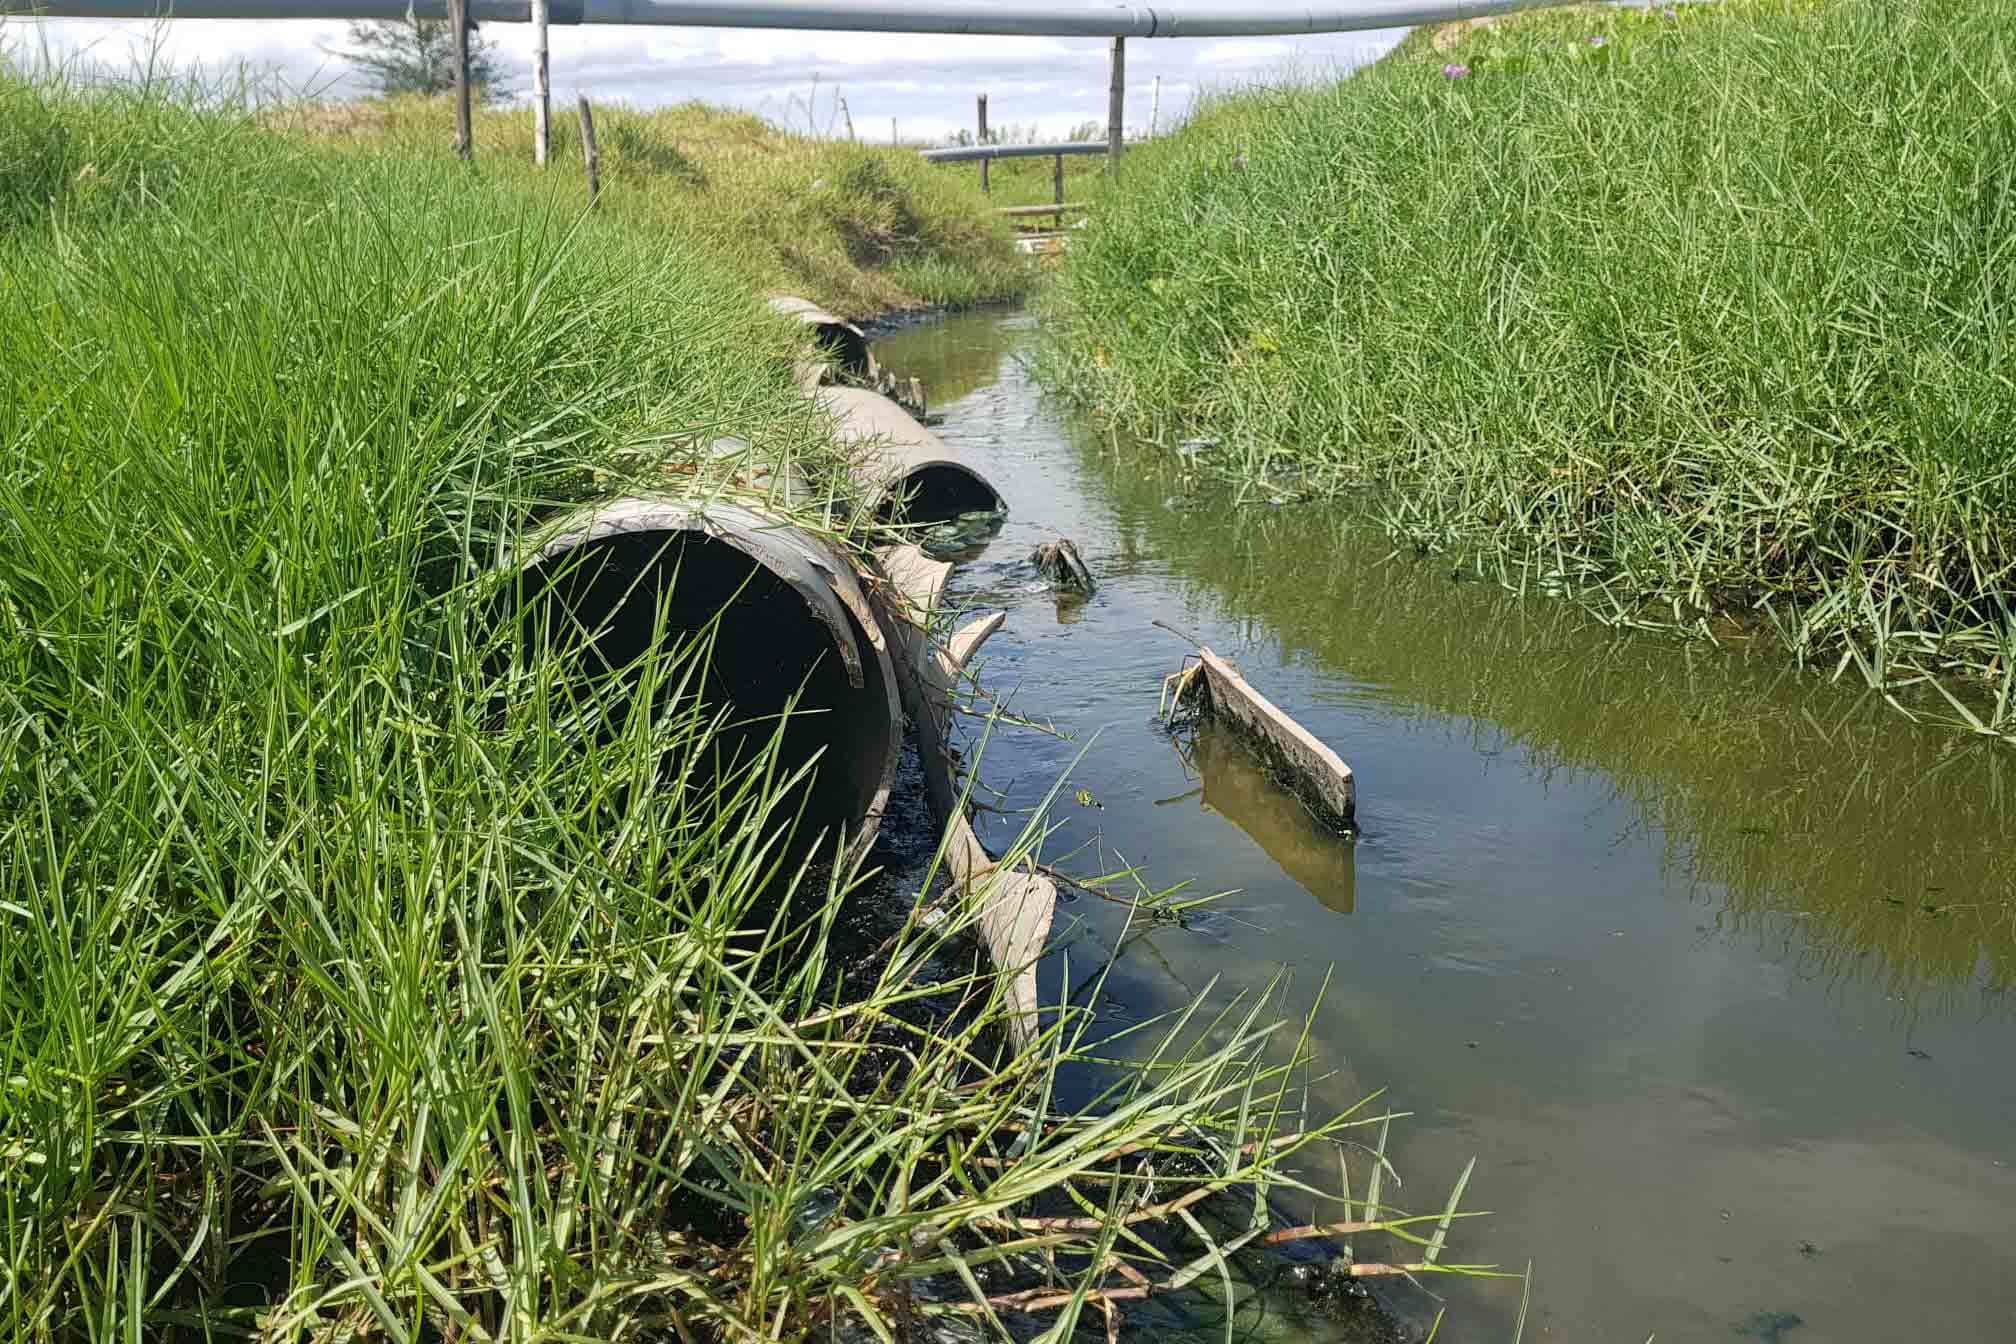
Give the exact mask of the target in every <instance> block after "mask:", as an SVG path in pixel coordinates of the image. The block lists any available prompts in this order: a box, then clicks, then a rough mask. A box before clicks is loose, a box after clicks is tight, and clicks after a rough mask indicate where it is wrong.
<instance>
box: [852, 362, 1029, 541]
mask: <svg viewBox="0 0 2016 1344" xmlns="http://www.w3.org/2000/svg"><path fill="white" fill-rule="evenodd" d="M815 400H816V401H817V402H818V404H819V408H820V409H821V410H823V411H825V412H826V413H827V414H828V415H830V416H832V417H833V421H834V432H835V436H836V437H837V438H838V439H839V441H840V442H841V443H843V444H847V445H848V446H850V447H851V448H852V449H853V450H854V452H855V461H854V464H853V466H852V467H851V469H850V475H851V476H852V478H853V480H854V484H855V488H856V489H857V490H858V491H860V493H861V495H862V497H863V498H865V500H866V501H867V502H868V503H870V504H872V505H873V507H874V510H875V516H876V518H877V519H878V520H879V521H881V522H884V523H895V524H912V525H915V524H923V525H929V524H933V523H944V522H950V521H951V520H952V519H954V518H957V517H959V516H960V515H962V514H968V513H1006V512H1007V511H1008V502H1007V501H1006V500H1004V499H1003V498H1002V497H1001V492H1000V491H999V490H996V489H995V488H994V487H993V486H992V485H991V484H989V483H988V480H987V477H986V476H985V475H983V474H982V473H981V471H980V470H979V468H978V466H977V465H975V464H973V463H970V462H966V461H962V460H961V458H962V456H963V454H962V453H961V452H959V451H957V450H955V449H954V448H953V447H952V445H950V444H948V443H946V442H945V440H943V439H941V438H939V437H938V436H937V435H936V434H933V433H932V432H931V431H930V430H929V429H926V428H925V427H924V426H923V425H920V424H918V423H917V421H916V420H914V419H913V418H911V416H910V413H909V412H908V411H905V410H904V409H903V408H902V407H901V406H898V405H897V404H896V403H895V402H893V401H891V400H889V399H888V398H887V397H883V396H878V395H877V394H876V393H873V392H870V391H869V390H868V389H866V388H861V387H828V388H822V389H820V391H819V394H818V396H817V397H816V398H815Z"/></svg>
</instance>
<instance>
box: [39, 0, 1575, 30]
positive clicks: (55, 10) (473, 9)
mask: <svg viewBox="0 0 2016 1344" xmlns="http://www.w3.org/2000/svg"><path fill="white" fill-rule="evenodd" d="M1560 3H1562V0H1328V3H1318V4H1311V3H1304V4H1270V3H1254V4H1247V5H1236V4H1184V3H1181V0H1178V2H1177V3H1172V4H1163V5H1112V4H1105V5H1101V4H1087V3H1076V4H1074V3H1072V0H1005V2H1003V3H995V0H749V2H748V3H740V4H738V3H734V0H551V3H550V22H552V23H554V24H583V23H593V24H613V25H618V26H625V25H637V26H643V27H668V28H793V29H804V30H810V31H821V32H850V33H953V34H971V35H976V36H993V37H1140V38H1161V37H1290V36H1295V35H1298V34H1309V33H1351V32H1363V31H1365V30H1366V29H1371V28H1406V27H1411V26H1413V25H1415V24H1421V23H1443V22H1447V21H1450V20H1454V19H1474V18H1479V17H1482V16H1484V15H1488V14H1506V13H1510V12H1511V11H1513V10H1518V9H1539V8H1543V7H1545V6H1547V5H1552V4H1560ZM409 12H410V13H412V14H414V15H416V16H417V17H419V18H423V19H439V18H446V17H447V13H448V6H447V3H446V0H410V3H409V0H0V14H5V15H46V16H47V17H50V18H58V19H167V18H181V19H401V18H404V17H405V16H406V15H407V14H408V13H409ZM469 16H470V17H471V18H473V19H476V20H477V21H479V22H483V23H529V22H531V18H532V6H531V4H530V3H529V0H469Z"/></svg>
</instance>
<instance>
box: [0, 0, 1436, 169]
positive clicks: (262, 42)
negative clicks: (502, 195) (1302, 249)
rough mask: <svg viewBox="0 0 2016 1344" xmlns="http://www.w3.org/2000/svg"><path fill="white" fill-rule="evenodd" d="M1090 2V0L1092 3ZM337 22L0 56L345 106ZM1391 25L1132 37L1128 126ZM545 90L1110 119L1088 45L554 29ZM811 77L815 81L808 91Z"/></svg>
mask: <svg viewBox="0 0 2016 1344" xmlns="http://www.w3.org/2000/svg"><path fill="white" fill-rule="evenodd" d="M1089 3H1090V0H1088V4H1089ZM484 31H485V33H486V35H487V36H488V37H490V38H491V39H492V40H493V41H494V42H495V43H496V45H497V46H498V47H499V48H500V50H501V51H502V53H503V55H504V58H505V64H506V65H507V66H508V67H511V68H513V69H515V70H517V71H518V72H519V75H518V79H517V84H518V88H519V92H520V93H521V94H522V93H523V92H524V89H525V87H526V86H527V85H529V83H530V75H529V73H527V71H528V68H529V67H528V66H527V61H528V59H529V54H530V51H531V33H530V30H529V29H528V28H526V27H525V26H524V25H522V24H493V25H489V26H487V27H486V28H485V30H484ZM344 36H345V30H344V25H343V24H340V23H321V22H312V21H303V20H291V21H289V20H273V21H270V22H267V21H235V22H223V21H206V20H200V19H180V20H176V21H173V22H171V23H168V24H164V25H159V26H155V25H150V24H145V23H120V22H113V21H108V20H88V19H40V20H32V19H15V20H0V45H4V46H6V47H8V48H11V49H12V51H13V54H14V56H15V58H16V59H17V60H18V59H21V58H23V57H28V58H35V57H39V56H40V54H41V53H42V52H43V51H44V50H45V48H46V50H47V51H48V52H49V53H50V54H51V55H52V56H56V57H58V58H64V59H71V60H75V59H77V58H78V57H79V55H80V54H82V55H84V56H85V58H86V59H89V60H91V61H93V62H95V63H97V64H99V65H101V66H107V67H111V68H114V69H130V68H132V66H133V65H134V63H136V62H144V61H146V60H147V59H148V57H149V54H150V51H151V52H152V54H153V56H154V59H155V60H156V62H157V64H160V63H165V64H168V65H173V66H178V67H187V66H201V67H204V68H205V69H208V70H229V69H234V68H237V67H240V66H250V67H253V68H256V69H258V70H260V71H262V72H265V73H268V74H270V75H272V76H275V77H277V78H278V79H279V80H281V81H283V82H284V83H285V84H286V85H287V86H288V87H290V88H293V89H296V90H301V91H311V92H317V93H321V94H324V95H326V96H330V97H346V96H351V95H354V94H356V93H358V92H361V89H360V88H359V86H358V85H357V84H356V83H355V81H354V80H353V79H352V78H351V77H350V75H349V73H348V67H346V66H345V64H344V63H343V61H342V60H341V59H339V58H337V57H335V56H333V55H331V54H330V51H331V50H332V49H336V48H340V47H342V46H343V45H344ZM1399 37H1400V30H1382V31H1379V32H1369V33H1346V34H1340V35H1338V36H1333V37H1320V38H1303V39H1295V40H1289V39H1274V38H1242V39H1234V40H1222V41H1221V40H1192V41H1154V42H1149V41H1137V42H1133V43H1130V44H1129V47H1128V52H1127V65H1128V87H1129V96H1128V101H1127V124H1128V127H1129V129H1130V130H1136V129H1146V127H1147V125H1148V121H1149V115H1150V104H1151V101H1152V99H1153V89H1154V81H1155V77H1156V76H1157V75H1160V76H1161V77H1162V99H1161V113H1162V119H1163V122H1164V123H1165V124H1166V123H1167V122H1168V121H1169V119H1170V118H1171V117H1172V116H1179V115H1180V114H1181V113H1182V111H1183V109H1184V108H1185V106H1186V105H1187V104H1188V103H1189V101H1190V100H1191V98H1193V97H1194V96H1195V95H1196V94H1197V92H1198V91H1199V90H1204V89H1211V88H1219V87H1225V86H1228V85H1237V84H1243V83H1250V82H1253V81H1256V80H1269V79H1275V78H1280V77H1283V76H1284V75H1285V74H1287V73H1289V72H1297V71H1299V72H1300V73H1302V74H1304V75H1308V74H1312V73H1321V72H1324V71H1328V70H1333V69H1343V68H1348V67H1350V66H1352V65H1357V64H1360V63H1362V62H1364V61H1367V60H1370V59H1373V58H1375V57H1377V56H1378V55H1379V54H1380V53H1382V52H1384V51H1385V50H1386V49H1387V48H1389V47H1391V46H1392V44H1393V43H1394V42H1396V41H1398V40H1399ZM552 47H553V84H554V91H555V93H556V94H557V95H559V96H561V97H563V98H567V99H572V98H573V96H574V95H575V94H576V93H577V92H579V93H587V94H589V95H590V96H591V97H593V98H595V99H597V100H598V101H609V102H627V103H631V104H635V105H637V106H643V107H649V106H654V105H658V104H663V103H676V102H683V101H685V100H687V99H691V98H700V99H704V100H706V101H708V102H715V103H725V104H729V105H732V106H736V107H742V108H747V109H749V110H751V111H754V112H759V113H762V114H763V115H765V116H767V117H769V118H771V119H772V120H775V121H780V122H785V121H788V122H791V123H794V124H795V125H796V127H797V128H798V129H801V130H803V129H805V128H806V125H807V114H806V111H805V105H806V102H807V100H808V97H809V96H810V95H811V94H812V93H813V91H814V89H815V87H816V89H817V91H818V100H817V113H816V123H817V129H820V130H824V129H826V127H827V125H828V123H829V122H831V121H833V119H834V106H833V97H834V94H835V92H836V91H837V92H839V93H840V94H843V95H845V97H846V100H847V105H848V109H849V110H850V111H851V112H852V114H853V118H854V123H855V126H856V127H857V129H858V131H859V133H860V135H861V136H862V138H864V139H871V138H872V139H886V138H887V137H888V135H889V122H890V118H892V117H894V118H896V120H897V124H898V126H899V128H900V132H901V134H902V136H903V138H904V139H905V140H912V139H923V138H927V137H929V138H938V137H943V136H945V135H948V134H949V133H951V132H952V131H954V130H957V129H959V128H961V127H966V126H970V125H971V124H972V120H973V95H974V94H976V93H982V92H984V93H986V94H987V95H988V96H989V114H990V120H991V122H992V124H993V126H994V127H995V128H996V129H997V130H998V129H1001V128H1003V127H1005V126H1035V127H1038V128H1040V129H1041V130H1042V131H1043V132H1045V133H1051V134H1061V133H1063V132H1065V131H1067V130H1068V129H1070V128H1071V127H1072V126H1074V125H1076V124H1078V123H1080V122H1086V121H1099V122H1103V121H1104V120H1105V117H1106V48H1105V44H1104V43H1103V42H1100V41H1088V40H1082V39H1068V40H1067V39H1054V40H1053V39H1047V38H1012V37H967V38H957V37H915V36H899V35H883V34H874V33H797V32H752V31H735V30H727V29H714V28H688V29H681V28H602V27H595V28H591V27H580V28H555V29H553V38H552ZM815 78H816V85H815Z"/></svg>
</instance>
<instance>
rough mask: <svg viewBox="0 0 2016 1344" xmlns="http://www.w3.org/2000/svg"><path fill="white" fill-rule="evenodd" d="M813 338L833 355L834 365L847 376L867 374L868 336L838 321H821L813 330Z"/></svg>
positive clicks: (860, 376) (853, 376)
mask: <svg viewBox="0 0 2016 1344" xmlns="http://www.w3.org/2000/svg"><path fill="white" fill-rule="evenodd" d="M813 340H814V341H816V342H817V343H818V345H819V348H820V349H821V350H824V351H825V352H826V353H827V354H828V355H831V356H832V357H833V362H834V365H835V366H836V367H837V368H838V369H839V370H840V372H841V374H843V375H844V376H846V377H849V378H866V377H867V376H868V369H869V361H868V338H867V337H866V336H863V335H862V334H861V333H860V332H858V331H856V330H854V328H852V327H849V326H846V325H845V324H843V323H839V322H821V323H820V324H819V325H818V326H817V327H816V328H814V330H813Z"/></svg>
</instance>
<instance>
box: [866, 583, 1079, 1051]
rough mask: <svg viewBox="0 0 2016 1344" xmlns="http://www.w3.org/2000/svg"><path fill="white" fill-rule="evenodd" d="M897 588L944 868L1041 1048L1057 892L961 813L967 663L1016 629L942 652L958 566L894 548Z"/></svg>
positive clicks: (900, 638) (982, 630)
mask: <svg viewBox="0 0 2016 1344" xmlns="http://www.w3.org/2000/svg"><path fill="white" fill-rule="evenodd" d="M878 558H879V559H880V561H881V564H882V570H883V573H884V574H886V575H887V576H888V580H889V581H888V583H887V584H886V585H883V586H881V587H879V588H878V589H877V591H876V608H877V611H878V613H879V614H880V616H881V617H882V621H883V632H884V634H885V635H886V637H887V638H888V641H889V644H890V647H891V648H893V649H895V650H896V669H897V676H898V678H899V680H900V682H901V684H902V687H903V703H904V707H905V708H906V709H908V710H909V712H910V721H911V722H912V723H913V724H915V725H916V728H917V754H918V757H919V759H920V762H921V764H922V765H923V769H924V785H925V791H926V793H927V794H928V795H929V796H930V799H931V807H932V810H933V811H934V812H936V813H937V814H938V818H939V820H940V821H942V822H944V823H945V829H946V833H945V865H946V867H947V869H949V870H950V872H951V874H952V878H953V880H954V881H955V882H956V883H958V885H959V888H960V891H961V894H962V895H963V896H964V897H965V898H966V899H967V900H970V901H973V902H975V903H976V907H977V908H976V922H977V924H978V926H979V931H980V939H981V941H982V942H983V943H984V944H985V945H986V947H987V955H988V957H989V958H990V959H991V960H992V961H993V963H994V966H995V968H996V969H997V970H998V971H1000V972H1001V973H1002V975H1003V976H1004V977H1005V984H1004V986H1003V992H1004V993H1005V994H1006V996H1007V999H1008V1006H1009V1010H1010V1012H1009V1018H1008V1024H1009V1031H1010V1034H1011V1035H1012V1037H1013V1039H1014V1040H1015V1042H1016V1044H1017V1045H1027V1044H1028V1043H1029V1042H1030V1041H1031V1040H1033V1039H1035V1036H1036V1033H1037V1031H1038V1030H1039V1028H1040V1026H1041V1022H1040V1019H1039V1017H1038V1014H1037V1007H1036V1004H1037V1000H1036V962H1037V959H1038V958H1040V957H1041V956H1042V955H1043V949H1044V946H1045V945H1046V944H1047V943H1048V941H1049V938H1050V926H1051V923H1052V921H1053V920H1054V919H1055V918H1056V912H1057V887H1056V884H1055V883H1053V882H1051V880H1050V879H1049V878H1047V877H1045V876H1043V875H1042V874H1041V873H1036V872H1021V871H1017V870H1015V869H1013V868H1008V867H1003V866H1002V865H1000V864H998V863H996V862H995V861H994V858H993V856H991V855H990V854H988V853H987V851H986V849H985V848H984V847H983V846H982V845H981V843H980V837H979V836H978V835H976V834H974V831H973V824H972V822H971V821H970V820H969V819H968V818H967V816H966V813H965V810H964V809H963V807H962V806H961V800H960V790H959V781H958V778H957V776H956V775H955V773H954V768H953V765H954V763H953V757H952V742H951V738H952V710H953V704H952V697H953V694H954V692H955V690H956V689H957V687H958V685H959V683H960V681H961V680H962V679H964V677H965V676H966V668H967V664H968V663H970V662H971V661H972V659H973V656H974V655H975V654H976V653H978V652H979V651H980V646H981V645H982V644H983V643H985V642H986V640H987V639H988V637H989V636H991V635H992V634H994V632H995V631H997V630H999V629H1000V628H1001V626H1002V624H1003V623H1004V622H1005V621H1006V620H1007V614H1006V613H1004V612H999V611H997V612H994V613H992V614H991V615H987V616H981V617H978V618H977V619H975V620H973V621H971V622H970V623H968V624H966V625H964V626H962V627H960V629H959V630H958V631H957V632H956V633H955V634H954V635H953V636H952V637H951V639H950V640H948V641H947V642H946V644H945V646H944V647H942V648H940V647H939V646H938V645H937V644H936V643H935V642H933V640H932V639H931V637H930V635H929V634H928V633H926V632H927V631H929V629H930V628H931V625H932V622H933V618H934V617H935V615H936V614H937V612H938V609H939V606H940V604H941V602H942V601H943V600H944V594H945V582H946V579H947V578H948V577H949V576H950V575H951V572H952V566H951V565H949V564H947V563H945V562H944V561H942V560H934V559H932V558H931V557H930V556H927V555H925V554H924V552H923V551H922V550H920V549H918V548H917V547H915V546H910V545H903V546H892V547H890V548H888V549H887V550H884V551H883V552H882V553H881V554H880V556H879V557H878Z"/></svg>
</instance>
